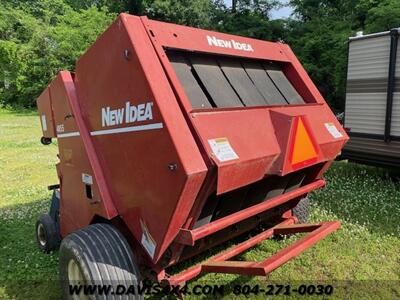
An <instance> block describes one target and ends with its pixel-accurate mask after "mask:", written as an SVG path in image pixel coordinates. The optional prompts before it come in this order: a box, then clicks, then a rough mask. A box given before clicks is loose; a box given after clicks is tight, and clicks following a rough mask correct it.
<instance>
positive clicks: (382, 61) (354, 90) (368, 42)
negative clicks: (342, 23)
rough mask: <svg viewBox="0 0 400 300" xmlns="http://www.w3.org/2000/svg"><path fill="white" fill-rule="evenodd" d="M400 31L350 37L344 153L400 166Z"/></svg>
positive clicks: (365, 160)
mask: <svg viewBox="0 0 400 300" xmlns="http://www.w3.org/2000/svg"><path fill="white" fill-rule="evenodd" d="M399 30H400V28H399V29H392V30H391V31H386V32H380V33H375V34H369V35H361V36H357V37H351V38H350V39H349V54H348V55H349V56H348V67H347V87H346V105H345V116H344V127H345V128H346V129H347V131H348V133H349V136H350V141H349V142H348V143H347V145H346V146H345V148H344V149H343V152H342V157H343V158H346V159H349V160H353V161H357V162H361V163H366V164H373V165H378V166H385V167H400V57H399V55H400V54H399V52H400V49H399V48H400V46H399V47H398V41H399V32H400V31H399Z"/></svg>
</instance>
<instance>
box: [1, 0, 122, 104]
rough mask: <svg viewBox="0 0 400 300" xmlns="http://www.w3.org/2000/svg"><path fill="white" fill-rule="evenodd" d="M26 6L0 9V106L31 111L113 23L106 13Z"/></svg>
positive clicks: (54, 4) (51, 4) (43, 1)
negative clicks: (58, 76)
mask: <svg viewBox="0 0 400 300" xmlns="http://www.w3.org/2000/svg"><path fill="white" fill-rule="evenodd" d="M30 4H31V5H29V6H22V5H21V6H17V5H15V6H11V5H7V4H6V5H5V4H1V3H0V20H1V21H0V103H1V104H3V105H13V106H25V107H30V106H34V103H35V99H36V98H37V96H38V95H39V94H40V93H41V91H42V90H43V88H44V87H45V86H46V85H47V84H48V83H49V82H50V80H51V79H52V78H53V77H54V76H55V75H56V74H57V72H58V71H59V70H60V69H67V70H73V68H74V63H75V61H76V59H77V58H78V57H79V56H80V55H81V54H82V52H83V51H84V50H85V49H86V48H87V47H88V46H89V45H90V44H91V43H92V42H93V41H94V40H95V39H96V37H97V36H98V35H99V34H100V33H101V32H102V31H103V30H104V29H105V27H107V25H108V24H109V23H110V22H111V21H112V20H113V19H114V17H115V16H114V15H113V14H110V13H109V12H108V11H107V10H106V9H97V8H95V7H91V8H89V9H86V10H80V11H74V10H73V9H72V8H71V7H70V6H68V5H66V4H65V3H64V2H62V1H61V0H58V1H57V0H56V1H49V0H38V1H32V3H30Z"/></svg>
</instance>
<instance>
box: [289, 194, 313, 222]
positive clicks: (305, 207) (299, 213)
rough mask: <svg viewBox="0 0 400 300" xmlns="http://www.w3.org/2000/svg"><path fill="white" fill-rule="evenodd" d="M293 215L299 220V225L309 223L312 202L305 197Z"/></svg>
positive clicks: (294, 209)
mask: <svg viewBox="0 0 400 300" xmlns="http://www.w3.org/2000/svg"><path fill="white" fill-rule="evenodd" d="M292 213H293V215H294V216H295V217H296V218H297V219H298V220H299V223H307V221H308V218H309V216H310V200H309V199H308V197H304V198H303V199H301V200H300V201H299V203H298V204H297V205H296V206H295V207H294V208H293V209H292Z"/></svg>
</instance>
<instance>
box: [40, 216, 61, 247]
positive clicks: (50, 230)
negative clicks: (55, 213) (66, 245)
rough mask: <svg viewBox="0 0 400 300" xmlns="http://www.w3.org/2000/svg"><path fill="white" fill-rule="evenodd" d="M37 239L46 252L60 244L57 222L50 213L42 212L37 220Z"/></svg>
mask: <svg viewBox="0 0 400 300" xmlns="http://www.w3.org/2000/svg"><path fill="white" fill-rule="evenodd" d="M36 240H37V243H38V246H39V248H40V250H42V251H43V252H44V253H49V252H51V251H53V250H56V249H57V248H58V246H59V245H60V235H59V233H58V231H57V227H56V223H55V222H54V220H53V219H52V218H51V217H50V215H49V214H41V215H40V216H39V218H38V220H37V221H36Z"/></svg>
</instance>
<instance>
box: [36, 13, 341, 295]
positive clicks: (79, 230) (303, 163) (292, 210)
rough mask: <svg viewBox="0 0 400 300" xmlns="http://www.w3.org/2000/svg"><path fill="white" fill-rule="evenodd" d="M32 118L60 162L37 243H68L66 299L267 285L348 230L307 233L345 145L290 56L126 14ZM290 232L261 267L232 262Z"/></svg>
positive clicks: (49, 91)
mask: <svg viewBox="0 0 400 300" xmlns="http://www.w3.org/2000/svg"><path fill="white" fill-rule="evenodd" d="M37 105H38V110H39V115H40V120H41V125H42V130H43V137H42V139H41V141H42V143H43V144H49V143H51V139H55V138H56V139H57V143H58V149H59V152H58V157H59V162H58V163H57V164H56V169H57V174H58V178H59V184H56V185H54V186H50V187H49V188H50V189H54V192H53V198H52V201H51V207H50V212H49V213H47V214H43V215H41V216H40V217H39V220H38V222H37V225H36V232H37V240H38V244H39V247H40V248H41V249H42V250H43V251H45V252H49V251H51V250H54V249H56V248H57V247H59V245H60V243H61V245H60V252H59V256H60V258H59V260H60V262H59V264H60V278H61V285H62V288H63V293H64V296H66V297H68V295H67V294H68V286H69V284H71V283H77V282H78V283H86V284H91V283H99V282H100V283H105V282H110V281H112V282H120V283H126V284H133V283H139V282H141V281H142V280H144V279H149V280H152V281H154V282H158V283H160V284H163V285H165V286H176V285H181V284H183V283H185V282H187V281H189V280H190V279H192V278H195V277H196V276H198V275H200V274H204V273H230V274H240V275H251V276H265V275H267V274H268V273H270V272H271V271H273V270H274V269H276V268H278V267H279V266H281V265H282V264H284V263H285V262H287V261H289V260H290V259H292V258H294V257H296V256H297V255H299V254H300V253H301V252H302V251H304V250H306V249H307V248H309V247H311V246H312V245H314V244H315V243H316V242H318V241H319V240H321V239H323V238H324V237H325V236H327V235H329V234H330V233H332V232H333V231H335V230H336V229H338V228H339V227H340V223H339V222H337V221H332V222H321V223H317V224H305V222H306V221H307V216H308V211H307V209H308V200H307V194H308V193H309V192H311V191H313V190H315V189H318V188H321V187H323V186H324V185H325V180H324V179H323V177H322V176H323V173H324V172H325V171H326V170H327V168H328V167H329V166H330V164H331V163H332V161H333V160H334V159H335V157H336V156H337V155H338V154H339V153H340V151H341V149H342V147H343V146H344V144H345V143H346V141H347V140H348V137H347V135H346V133H345V132H344V130H343V129H342V127H341V125H340V124H339V123H338V122H337V120H336V118H335V116H334V115H333V114H332V112H331V110H330V109H329V107H328V105H327V104H326V102H325V100H324V99H323V97H322V96H321V94H320V93H319V92H318V90H317V88H316V87H315V86H314V84H313V83H312V81H311V80H310V78H309V77H308V75H307V73H306V72H305V70H304V69H303V67H302V66H301V64H300V62H299V61H298V60H297V58H296V57H295V55H294V54H293V52H292V51H291V49H290V47H289V46H288V45H286V44H283V43H273V42H266V41H260V40H255V39H250V38H245V37H241V36H233V35H229V34H224V33H218V32H212V31H206V30H201V29H195V28H190V27H185V26H179V25H174V24H168V23H163V22H159V21H153V20H149V19H148V18H146V17H137V16H132V15H127V14H121V15H120V16H119V17H118V18H117V19H116V20H115V22H114V23H113V24H112V25H111V26H110V27H109V28H108V29H107V30H106V31H105V32H104V33H103V34H102V35H101V36H100V37H99V38H98V39H97V41H96V42H95V43H94V44H93V45H92V46H91V47H90V48H89V49H88V50H87V51H86V53H84V54H83V55H82V57H81V58H80V59H79V60H78V61H77V63H76V68H75V72H74V73H71V72H68V71H61V72H60V73H59V74H58V76H57V77H56V78H55V79H54V80H53V81H52V82H51V83H50V85H49V86H48V87H47V88H46V89H45V90H44V92H43V93H42V94H41V96H40V97H39V98H38V100H37ZM248 233H251V234H252V235H251V236H250V237H248V236H249V234H248ZM295 233H306V234H305V235H304V236H302V237H301V238H300V239H298V240H297V241H296V242H294V243H293V244H291V245H290V246H288V247H286V248H284V249H283V250H280V251H279V252H277V253H276V254H274V255H272V256H271V257H269V258H266V259H265V260H263V261H259V262H250V261H235V260H234V257H235V256H237V255H239V254H241V253H243V252H244V251H246V250H247V249H249V248H251V247H253V246H256V245H257V244H259V243H261V242H262V241H264V240H266V239H268V238H271V237H273V236H274V235H286V234H295ZM243 235H245V236H246V237H247V238H245V239H243V241H241V242H239V243H236V244H235V245H233V246H230V247H228V248H227V249H225V250H224V251H222V252H221V253H219V254H216V255H214V256H212V257H210V258H208V259H205V260H204V261H202V262H200V263H198V264H195V265H193V266H191V267H189V268H186V269H184V270H182V271H180V272H179V273H176V274H171V273H170V272H169V270H170V267H171V266H174V265H177V264H178V263H180V262H182V261H187V260H188V259H190V258H193V257H195V256H197V255H199V254H200V253H203V252H204V251H205V250H207V249H210V248H213V247H215V246H217V245H220V244H222V243H224V242H227V241H231V240H232V239H233V238H235V237H238V236H243ZM109 297H111V299H114V298H112V297H113V296H109ZM115 297H117V296H115ZM135 297H141V296H138V295H136V296H135Z"/></svg>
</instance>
